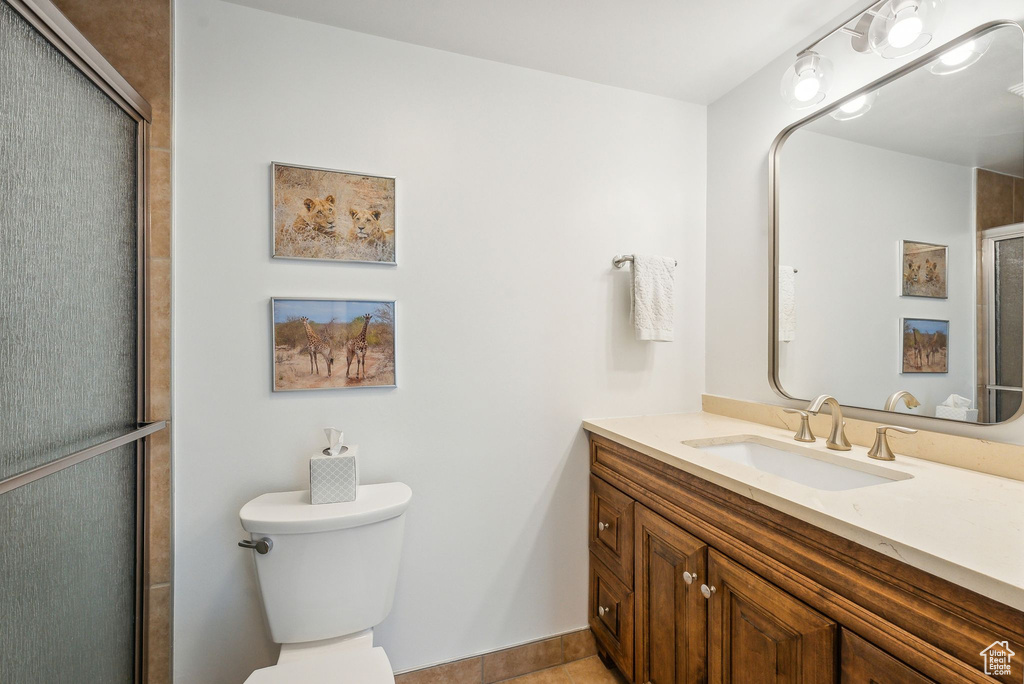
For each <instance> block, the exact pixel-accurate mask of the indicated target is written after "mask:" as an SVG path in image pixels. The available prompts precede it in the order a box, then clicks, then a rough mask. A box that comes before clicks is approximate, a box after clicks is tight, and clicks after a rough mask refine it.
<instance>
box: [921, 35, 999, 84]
mask: <svg viewBox="0 0 1024 684" xmlns="http://www.w3.org/2000/svg"><path fill="white" fill-rule="evenodd" d="M994 39H995V38H994V36H993V35H992V33H986V34H983V35H981V36H979V37H977V38H975V39H973V40H969V41H967V42H966V43H964V44H963V45H957V46H956V47H952V48H950V49H949V50H946V52H944V53H943V54H941V55H939V57H938V58H936V60H935V61H934V62H932V63H931V65H929V67H928V71H930V72H932V73H933V74H935V75H936V76H948V75H949V74H955V73H957V72H960V71H963V70H964V69H967V68H969V67H970V66H971V65H972V64H974V63H975V62H977V61H978V60H979V59H981V58H982V57H984V56H985V53H986V52H988V49H989V48H990V47H992V41H993V40H994Z"/></svg>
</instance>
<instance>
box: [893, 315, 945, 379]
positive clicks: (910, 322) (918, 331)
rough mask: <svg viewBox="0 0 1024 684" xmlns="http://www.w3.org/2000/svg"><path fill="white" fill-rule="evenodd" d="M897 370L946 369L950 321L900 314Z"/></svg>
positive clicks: (909, 371)
mask: <svg viewBox="0 0 1024 684" xmlns="http://www.w3.org/2000/svg"><path fill="white" fill-rule="evenodd" d="M900 329H901V330H902V331H903V335H902V340H903V355H902V359H901V366H900V373H948V372H949V321H938V320H934V319H930V318H903V319H901V320H900Z"/></svg>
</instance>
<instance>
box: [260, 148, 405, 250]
mask: <svg viewBox="0 0 1024 684" xmlns="http://www.w3.org/2000/svg"><path fill="white" fill-rule="evenodd" d="M278 167H284V168H291V169H304V170H306V171H323V172H326V173H338V174H344V175H347V176H359V177H362V178H379V179H382V180H390V181H392V182H393V183H394V186H395V192H394V198H393V199H392V202H391V205H392V211H393V213H394V224H395V225H394V233H395V235H394V250H393V258H392V260H391V261H376V260H370V259H367V260H362V259H333V258H327V257H306V256H294V255H289V254H279V253H278V248H277V169H278ZM270 256H271V258H273V259H288V260H296V261H320V262H329V263H335V264H373V265H378V266H397V265H398V178H397V177H396V176H387V175H381V174H376V173H364V172H362V171H347V170H344V169H331V168H326V167H322V166H308V165H305V164H291V163H288V162H279V161H273V162H271V163H270Z"/></svg>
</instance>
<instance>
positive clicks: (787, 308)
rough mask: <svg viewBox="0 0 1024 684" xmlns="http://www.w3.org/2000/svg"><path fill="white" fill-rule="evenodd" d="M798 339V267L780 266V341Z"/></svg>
mask: <svg viewBox="0 0 1024 684" xmlns="http://www.w3.org/2000/svg"><path fill="white" fill-rule="evenodd" d="M795 339H796V269H795V268H793V267H792V266H779V342H792V341H793V340H795Z"/></svg>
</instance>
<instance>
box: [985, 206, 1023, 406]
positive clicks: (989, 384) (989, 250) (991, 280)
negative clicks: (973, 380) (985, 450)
mask: <svg viewBox="0 0 1024 684" xmlns="http://www.w3.org/2000/svg"><path fill="white" fill-rule="evenodd" d="M978 237H979V238H980V239H981V250H980V255H981V303H982V306H984V307H985V313H984V325H985V347H984V349H979V350H978V353H979V355H983V356H984V360H985V377H984V378H980V379H979V382H978V384H979V385H981V386H982V387H984V390H985V395H986V402H985V407H984V410H985V414H986V416H985V417H986V418H987V419H988V420H990V421H991V420H993V419H994V418H995V415H996V393H997V392H1000V391H1002V392H1017V393H1021V392H1024V388H1021V387H1013V386H1009V385H1000V384H997V383H996V381H995V378H996V288H995V279H996V243H997V242H1001V241H1003V240H1019V239H1021V238H1024V223H1012V224H1009V225H1005V226H999V227H998V228H986V229H985V230H983V231H981V232H980V233H979V234H978ZM979 337H980V335H979ZM1022 406H1024V402H1022ZM1018 413H1019V411H1018Z"/></svg>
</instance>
